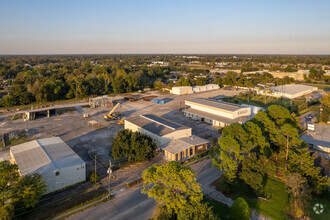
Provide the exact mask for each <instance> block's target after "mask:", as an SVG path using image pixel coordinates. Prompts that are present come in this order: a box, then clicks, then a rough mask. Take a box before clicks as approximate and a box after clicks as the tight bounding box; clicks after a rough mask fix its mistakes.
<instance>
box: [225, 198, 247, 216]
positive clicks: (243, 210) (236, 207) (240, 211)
mask: <svg viewBox="0 0 330 220" xmlns="http://www.w3.org/2000/svg"><path fill="white" fill-rule="evenodd" d="M251 215H252V212H251V209H250V208H249V205H248V204H247V202H246V201H245V199H244V198H242V197H238V198H237V199H236V200H235V202H234V204H233V205H232V207H231V209H230V217H231V218H232V219H234V220H250V219H251Z"/></svg>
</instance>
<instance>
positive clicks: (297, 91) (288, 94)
mask: <svg viewBox="0 0 330 220" xmlns="http://www.w3.org/2000/svg"><path fill="white" fill-rule="evenodd" d="M317 90H318V88H317V87H313V86H306V85H300V84H287V85H283V86H273V87H271V88H270V91H271V92H269V91H266V93H267V95H268V96H274V97H284V98H288V99H295V98H299V97H302V96H305V95H308V94H310V93H313V92H315V91H317ZM258 93H259V94H261V95H264V94H265V90H260V91H258Z"/></svg>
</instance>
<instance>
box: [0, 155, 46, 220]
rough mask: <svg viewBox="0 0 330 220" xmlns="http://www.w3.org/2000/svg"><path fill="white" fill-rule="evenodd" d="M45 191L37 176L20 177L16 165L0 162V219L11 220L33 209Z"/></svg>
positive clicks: (43, 184)
mask: <svg viewBox="0 0 330 220" xmlns="http://www.w3.org/2000/svg"><path fill="white" fill-rule="evenodd" d="M46 189H47V186H46V185H45V183H44V181H43V180H41V176H40V175H39V174H37V173H36V174H32V175H25V176H23V177H21V176H19V174H18V167H17V165H13V164H11V163H10V162H9V161H1V162H0V194H1V195H0V196H1V197H0V214H1V215H0V219H11V218H13V215H15V214H19V213H22V212H24V211H25V210H26V209H29V208H33V207H35V206H36V204H37V203H38V202H39V201H40V198H41V196H42V195H43V193H44V192H45V191H46Z"/></svg>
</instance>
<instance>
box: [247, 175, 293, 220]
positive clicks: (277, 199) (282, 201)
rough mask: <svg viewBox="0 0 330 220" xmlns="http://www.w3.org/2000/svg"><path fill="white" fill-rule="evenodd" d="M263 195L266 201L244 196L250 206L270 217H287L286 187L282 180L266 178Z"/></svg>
mask: <svg viewBox="0 0 330 220" xmlns="http://www.w3.org/2000/svg"><path fill="white" fill-rule="evenodd" d="M265 195H266V198H267V199H268V201H264V200H259V199H256V198H253V199H250V198H245V199H246V201H247V203H248V204H249V205H250V207H252V208H254V209H255V210H257V211H258V212H259V213H261V214H263V215H265V216H269V217H271V218H272V219H288V217H287V216H286V211H287V206H288V194H287V188H286V186H285V185H284V183H283V182H281V181H278V180H275V179H272V178H267V180H266V183H265Z"/></svg>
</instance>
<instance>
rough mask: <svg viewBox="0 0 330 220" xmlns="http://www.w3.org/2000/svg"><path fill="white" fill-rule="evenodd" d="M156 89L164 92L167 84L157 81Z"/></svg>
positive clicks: (155, 83)
mask: <svg viewBox="0 0 330 220" xmlns="http://www.w3.org/2000/svg"><path fill="white" fill-rule="evenodd" d="M154 88H155V89H158V90H160V91H162V90H163V88H165V84H164V83H163V82H162V81H155V82H154Z"/></svg>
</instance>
